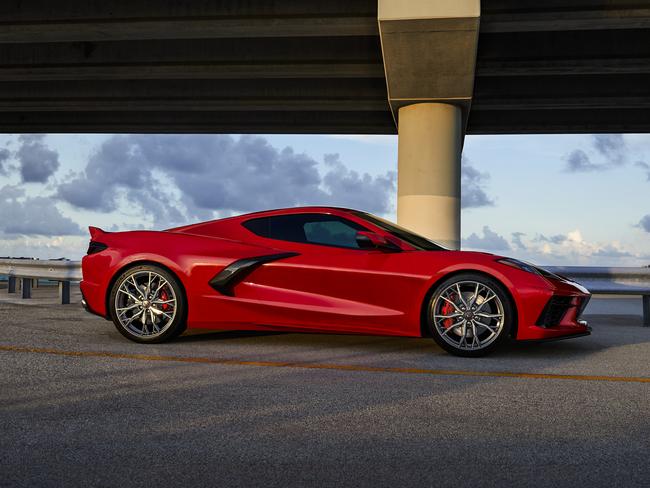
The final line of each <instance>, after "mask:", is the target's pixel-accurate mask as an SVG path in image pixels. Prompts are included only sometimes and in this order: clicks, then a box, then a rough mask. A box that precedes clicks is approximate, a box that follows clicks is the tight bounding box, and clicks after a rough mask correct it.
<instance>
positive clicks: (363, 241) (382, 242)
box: [356, 230, 402, 252]
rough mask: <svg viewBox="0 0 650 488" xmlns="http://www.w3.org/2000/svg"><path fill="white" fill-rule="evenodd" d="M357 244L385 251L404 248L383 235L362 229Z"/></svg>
mask: <svg viewBox="0 0 650 488" xmlns="http://www.w3.org/2000/svg"><path fill="white" fill-rule="evenodd" d="M356 239H357V244H359V247H360V248H361V249H379V250H381V251H385V252H396V251H401V250H402V249H401V248H400V247H399V246H398V245H397V244H395V243H394V242H392V241H389V240H388V239H387V238H385V237H384V236H382V235H379V234H375V233H374V232H368V231H363V230H360V231H359V232H357V236H356Z"/></svg>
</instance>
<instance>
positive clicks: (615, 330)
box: [173, 316, 650, 362]
mask: <svg viewBox="0 0 650 488" xmlns="http://www.w3.org/2000/svg"><path fill="white" fill-rule="evenodd" d="M590 319H591V323H592V324H593V325H594V332H593V334H592V335H591V336H589V337H579V338H573V339H567V340H561V341H554V342H515V341H510V342H508V343H507V344H504V346H503V347H501V348H499V349H497V350H495V351H494V352H493V353H491V354H490V355H489V356H487V357H485V358H483V360H490V359H498V360H503V359H508V360H513V361H515V362H516V361H519V360H522V359H525V360H539V359H542V358H544V359H545V360H547V361H548V360H551V361H561V360H569V359H570V360H575V359H579V358H584V357H587V356H590V355H593V354H597V353H600V352H602V351H605V350H607V349H609V348H612V347H621V346H626V345H630V344H643V343H647V342H650V329H645V328H642V327H640V325H641V319H640V317H636V316H629V317H628V316H625V317H623V316H619V317H616V318H612V317H604V316H592V317H591V318H590ZM221 341H227V342H229V343H234V344H242V345H243V344H250V345H251V346H252V345H254V346H255V349H256V352H257V354H260V352H261V351H260V349H259V348H260V347H263V348H265V349H266V348H267V347H268V349H267V350H266V351H264V352H262V354H265V353H269V354H270V355H275V354H274V353H277V348H278V347H280V348H282V350H284V351H285V352H286V350H287V349H286V348H295V352H296V353H298V352H299V351H300V350H301V349H302V348H308V349H311V350H313V349H323V350H327V349H332V350H334V349H337V350H339V351H341V350H342V349H346V348H347V349H349V350H350V351H349V353H350V355H349V357H350V358H351V357H355V356H358V355H369V356H371V355H373V354H385V353H391V354H394V353H400V352H409V353H420V354H432V355H434V356H438V357H441V356H442V357H446V356H448V355H447V353H446V352H444V351H443V350H442V349H441V348H440V347H439V346H438V345H437V344H435V342H434V341H433V340H432V339H429V338H404V337H387V336H363V335H343V334H317V333H294V332H275V331H232V330H227V331H192V332H190V333H187V334H185V335H183V336H181V337H179V338H177V339H176V340H175V341H173V342H174V343H176V344H192V343H202V344H209V343H210V342H221ZM416 355H417V354H416ZM545 362H546V361H545Z"/></svg>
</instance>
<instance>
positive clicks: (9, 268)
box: [0, 259, 81, 305]
mask: <svg viewBox="0 0 650 488" xmlns="http://www.w3.org/2000/svg"><path fill="white" fill-rule="evenodd" d="M0 274H4V275H7V276H8V277H9V279H8V284H7V285H8V291H9V293H16V288H17V287H16V284H17V280H18V279H20V288H21V291H22V297H23V298H31V297H32V285H33V284H34V282H33V280H36V282H35V283H36V286H38V279H45V280H50V281H58V282H59V297H60V298H61V303H62V304H64V305H66V304H68V303H70V282H71V281H81V262H80V261H66V260H61V259H57V260H40V259H0Z"/></svg>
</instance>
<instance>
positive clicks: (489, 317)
mask: <svg viewBox="0 0 650 488" xmlns="http://www.w3.org/2000/svg"><path fill="white" fill-rule="evenodd" d="M513 320H514V307H513V305H512V302H511V299H510V297H509V296H508V294H507V293H506V292H505V291H504V289H503V286H502V285H501V284H500V283H499V282H498V281H496V280H494V279H492V278H490V277H488V276H484V275H481V274H474V273H463V274H458V275H455V276H452V277H450V278H449V279H447V280H445V281H443V282H442V283H441V284H440V285H439V286H438V287H437V288H436V289H435V291H434V292H433V294H432V296H431V299H430V301H429V304H428V308H427V323H428V326H429V329H430V332H431V334H432V336H433V339H434V340H435V341H436V343H438V345H439V346H440V347H442V348H443V349H445V350H446V351H448V352H450V353H451V354H455V355H457V356H465V357H478V356H484V355H486V354H488V353H489V352H491V351H493V350H494V349H495V348H497V347H498V346H499V345H500V344H502V343H503V342H504V341H505V340H507V338H508V336H509V334H510V329H511V328H512V324H513Z"/></svg>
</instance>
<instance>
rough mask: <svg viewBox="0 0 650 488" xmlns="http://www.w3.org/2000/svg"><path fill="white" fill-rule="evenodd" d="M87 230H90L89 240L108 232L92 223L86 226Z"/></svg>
mask: <svg viewBox="0 0 650 488" xmlns="http://www.w3.org/2000/svg"><path fill="white" fill-rule="evenodd" d="M88 232H90V240H92V241H94V240H95V239H97V238H98V237H100V236H103V235H104V234H109V232H106V231H105V230H103V229H100V228H99V227H93V226H92V225H91V226H90V227H88Z"/></svg>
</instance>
